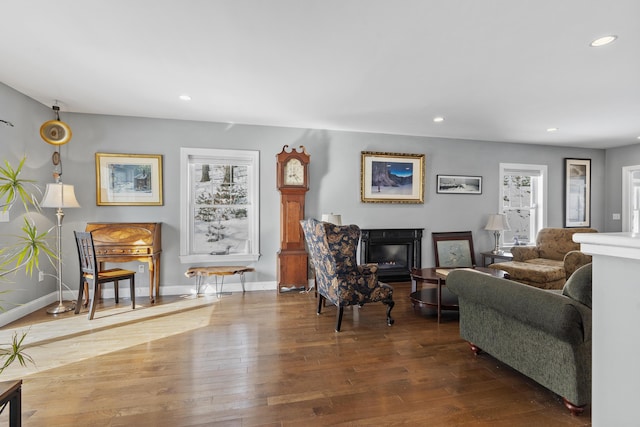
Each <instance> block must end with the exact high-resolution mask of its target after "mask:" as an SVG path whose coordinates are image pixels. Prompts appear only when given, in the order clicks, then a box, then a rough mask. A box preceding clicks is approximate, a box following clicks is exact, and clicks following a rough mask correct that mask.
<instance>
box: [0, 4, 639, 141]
mask: <svg viewBox="0 0 640 427" xmlns="http://www.w3.org/2000/svg"><path fill="white" fill-rule="evenodd" d="M1 6H2V8H1V9H0V11H1V12H0V13H1V15H0V19H1V21H0V81H1V82H3V83H5V84H7V85H8V86H11V87H13V88H14V89H16V90H18V91H20V92H22V93H24V94H26V95H28V96H30V97H32V98H34V99H36V100H38V101H40V102H42V103H43V104H45V105H47V106H51V105H53V104H54V103H55V102H56V101H58V104H59V105H60V106H61V111H62V113H61V118H62V119H63V120H64V112H65V111H71V112H80V113H95V114H109V115H125V116H142V117H158V118H172V119H183V120H202V121H213V122H229V123H247V124H263V125H275V126H292V127H302V128H315V129H336V130H354V131H366V132H379V133H389V134H403V135H421V136H433V137H446V138H462V139H472V140H489V141H507V142H516V143H517V142H522V143H539V144H552V145H558V146H579V147H590V148H606V147H614V146H622V145H629V144H635V143H638V142H640V141H639V140H638V139H637V137H638V136H640V25H639V24H638V19H639V18H640V1H638V0H607V1H604V0H598V1H594V0H517V1H514V0H217V1H216V0H209V1H207V0H189V1H184V0H182V1H180V0H135V1H134V0H85V1H77V0H56V1H51V0H29V1H25V0H3V1H2V5H1ZM607 34H615V35H617V36H618V40H617V41H616V42H614V43H613V44H611V45H609V46H606V47H601V48H592V47H589V43H590V42H591V41H592V40H593V39H595V38H597V37H599V36H603V35H607ZM181 94H188V95H190V96H191V97H192V100H191V101H189V102H185V101H180V100H179V99H178V96H179V95H181ZM0 114H2V116H3V117H1V118H3V119H5V120H10V119H11V118H10V117H9V116H8V115H10V112H6V111H2V112H0ZM437 115H442V116H444V117H445V121H444V122H442V123H439V124H438V123H434V122H433V117H435V116H437ZM4 116H8V117H4ZM551 127H556V128H558V129H559V130H558V131H557V132H554V133H550V132H547V129H548V128H551Z"/></svg>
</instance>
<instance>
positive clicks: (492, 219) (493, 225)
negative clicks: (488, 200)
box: [484, 214, 510, 231]
mask: <svg viewBox="0 0 640 427" xmlns="http://www.w3.org/2000/svg"><path fill="white" fill-rule="evenodd" d="M484 229H485V230H490V231H503V230H509V229H510V227H509V221H507V216H506V215H505V214H491V215H489V220H488V221H487V225H486V226H485V227H484Z"/></svg>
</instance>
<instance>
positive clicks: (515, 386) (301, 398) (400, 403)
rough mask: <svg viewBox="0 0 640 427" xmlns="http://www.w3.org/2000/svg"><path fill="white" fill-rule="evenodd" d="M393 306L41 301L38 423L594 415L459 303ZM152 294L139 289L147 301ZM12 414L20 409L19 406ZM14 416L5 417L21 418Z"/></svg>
mask: <svg viewBox="0 0 640 427" xmlns="http://www.w3.org/2000/svg"><path fill="white" fill-rule="evenodd" d="M394 287H395V293H394V294H395V295H394V297H395V300H396V306H395V308H394V310H393V312H392V314H393V317H394V318H395V320H396V322H395V325H393V326H392V327H388V326H387V325H386V322H385V309H386V306H384V305H383V304H370V305H366V306H365V307H364V308H363V309H360V310H356V311H353V310H345V315H344V320H343V323H342V332H340V333H335V332H334V330H333V327H334V323H335V313H336V312H335V307H326V308H325V309H324V312H323V314H322V315H321V316H316V314H315V305H316V300H315V297H314V294H313V292H310V293H297V292H293V293H285V294H280V295H278V294H277V293H276V292H275V291H258V292H247V293H246V294H244V295H243V294H242V293H239V292H238V293H233V294H232V295H223V296H222V298H220V299H218V298H216V297H214V296H207V297H200V298H198V299H194V298H179V297H161V298H160V299H159V300H158V302H157V303H156V305H155V306H150V305H149V304H146V305H145V304H142V305H141V307H140V308H136V310H135V312H132V310H131V308H130V301H128V300H126V299H121V301H120V304H119V307H118V308H116V307H114V304H113V301H112V300H111V301H110V300H106V301H104V304H101V305H99V306H98V308H97V310H96V318H95V319H94V320H93V321H89V320H87V318H86V310H85V311H84V312H83V314H82V315H77V316H74V315H73V313H65V314H63V315H60V316H59V318H54V317H53V316H51V315H47V314H45V312H44V310H42V311H40V312H38V313H34V314H32V315H30V316H28V317H27V318H25V319H22V320H21V321H19V322H16V323H14V324H12V325H8V326H7V327H4V328H2V330H0V333H4V334H7V333H10V332H11V330H12V328H17V330H24V328H26V327H27V325H32V326H31V329H30V330H29V335H28V337H31V339H32V344H30V348H29V351H28V353H29V354H31V355H32V356H33V357H34V359H35V360H36V363H37V364H38V366H37V367H35V368H34V367H29V368H27V369H25V368H19V367H15V368H14V366H12V367H11V368H9V369H8V370H7V371H6V372H5V373H3V374H2V377H0V380H7V379H10V378H13V377H14V376H15V377H17V378H22V379H23V381H24V384H23V391H22V420H23V425H24V426H56V427H62V426H74V427H77V426H296V425H307V426H315V425H376V426H382V425H400V424H404V425H416V426H424V425H429V426H441V425H442V426H444V425H446V426H452V425H487V426H489V425H490V426H565V425H566V426H585V425H591V412H590V411H591V408H590V407H587V410H586V411H585V413H584V414H583V415H581V416H579V417H575V416H571V415H570V414H569V412H568V411H567V410H566V409H565V408H564V406H563V405H562V403H561V401H560V398H559V397H558V396H556V395H555V394H553V393H551V392H550V391H548V390H547V389H545V388H543V387H541V386H539V385H538V384H536V383H534V382H533V381H531V380H529V379H527V378H526V377H524V376H522V375H520V374H519V373H517V372H515V371H513V370H512V369H510V368H509V367H507V366H505V365H503V364H502V363H500V362H498V361H497V360H495V359H493V358H492V357H491V356H489V355H486V354H483V355H481V356H478V357H475V356H473V354H472V353H471V351H470V350H469V348H468V345H467V343H465V342H464V341H462V340H461V339H460V337H459V335H458V321H457V313H455V312H449V313H445V314H444V316H443V322H442V323H440V324H437V323H436V321H435V317H434V316H433V315H430V314H426V313H420V312H415V311H414V310H413V308H412V307H411V304H410V302H409V298H408V295H409V284H408V283H402V284H394ZM137 302H138V301H137ZM4 412H7V411H6V410H5V411H4ZM7 418H8V417H7V414H6V413H3V414H2V415H1V416H0V425H7V424H6V422H7Z"/></svg>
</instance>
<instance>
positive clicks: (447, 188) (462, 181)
mask: <svg viewBox="0 0 640 427" xmlns="http://www.w3.org/2000/svg"><path fill="white" fill-rule="evenodd" d="M436 185H437V187H436V192H437V193H440V194H482V177H481V176H464V175H438V177H437V183H436Z"/></svg>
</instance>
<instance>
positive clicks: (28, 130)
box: [0, 85, 609, 301]
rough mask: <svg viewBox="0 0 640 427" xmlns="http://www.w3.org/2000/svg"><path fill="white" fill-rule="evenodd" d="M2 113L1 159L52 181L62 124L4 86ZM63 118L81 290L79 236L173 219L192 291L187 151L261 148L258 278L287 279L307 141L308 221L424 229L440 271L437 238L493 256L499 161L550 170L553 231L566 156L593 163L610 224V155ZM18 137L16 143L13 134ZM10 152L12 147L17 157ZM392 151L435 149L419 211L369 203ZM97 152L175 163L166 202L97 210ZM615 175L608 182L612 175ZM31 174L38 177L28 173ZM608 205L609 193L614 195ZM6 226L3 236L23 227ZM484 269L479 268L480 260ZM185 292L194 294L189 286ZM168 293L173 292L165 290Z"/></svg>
mask: <svg viewBox="0 0 640 427" xmlns="http://www.w3.org/2000/svg"><path fill="white" fill-rule="evenodd" d="M0 117H1V118H3V119H5V120H10V121H12V122H14V124H16V128H5V129H0V132H1V133H0V137H2V138H3V140H2V146H1V147H0V154H1V155H2V157H6V158H8V159H9V160H11V161H14V159H17V158H18V157H19V156H20V155H21V154H22V153H25V152H26V153H28V155H29V160H28V162H29V165H30V168H31V169H37V173H36V174H35V176H33V177H34V178H35V179H38V180H41V181H42V182H48V181H51V175H50V171H51V162H50V155H51V153H52V152H53V149H52V147H51V146H49V145H47V144H46V143H44V142H43V141H42V140H41V139H40V137H39V135H38V129H39V127H40V125H41V124H42V123H43V122H44V121H45V120H49V119H51V118H52V112H51V110H50V107H47V106H42V105H40V104H38V103H37V102H35V101H33V100H30V99H28V98H26V97H24V96H22V95H21V94H19V93H17V92H15V91H13V90H11V89H9V88H7V87H6V86H2V85H0ZM61 119H62V120H63V121H65V122H67V123H68V124H69V125H70V127H71V128H72V130H73V139H72V140H71V142H69V143H68V144H67V145H65V146H63V147H62V149H61V153H62V158H63V162H64V163H63V164H64V175H63V180H64V182H65V183H67V184H74V185H75V186H76V195H77V197H78V200H79V202H80V204H81V206H82V208H80V209H68V210H66V211H65V214H66V215H65V220H64V235H63V237H64V245H65V246H64V247H65V251H64V264H65V270H64V271H65V274H64V276H65V277H64V279H65V282H67V283H69V284H70V286H71V287H72V288H77V283H76V282H77V277H76V275H77V259H76V253H75V248H74V246H73V235H72V231H73V230H74V229H76V230H79V229H84V225H85V224H86V223H87V222H90V221H123V222H134V221H161V222H163V231H162V233H163V261H162V262H163V267H162V275H161V284H162V285H164V286H174V285H184V286H185V287H186V286H188V285H189V286H192V285H193V284H192V283H190V282H189V280H188V279H187V278H185V277H184V271H185V269H186V266H185V265H181V264H180V262H179V259H178V255H179V217H180V211H179V193H178V192H179V150H180V147H195V148H198V147H202V148H225V149H253V150H259V151H260V168H261V169H260V201H261V206H260V212H261V218H260V228H261V236H260V243H261V253H262V256H261V258H260V260H259V261H258V262H257V263H256V265H255V267H256V274H255V275H251V276H250V277H248V281H256V282H272V281H275V280H276V253H277V251H278V243H279V213H278V212H279V193H278V191H277V189H276V183H275V181H276V177H275V175H276V172H275V156H276V154H277V153H279V152H280V151H281V150H282V147H283V146H284V145H289V146H291V147H298V146H299V145H304V146H305V147H306V149H307V152H308V153H309V154H310V155H311V166H310V174H311V178H310V187H311V188H310V191H309V192H308V194H307V209H306V215H307V217H316V218H319V217H320V215H321V214H322V213H325V212H334V213H340V214H342V218H343V221H344V222H345V223H356V224H358V225H360V226H361V227H362V228H384V227H410V228H424V229H425V234H424V236H425V237H424V240H423V249H424V250H423V259H422V263H423V265H424V266H428V265H432V264H433V260H434V256H433V252H432V248H431V235H430V233H431V232H432V231H454V230H471V231H472V232H473V236H474V245H475V249H476V252H480V251H483V250H488V249H491V248H492V246H493V237H492V235H490V233H489V232H486V231H484V230H483V227H484V225H485V223H486V219H487V215H488V214H489V213H492V212H495V211H496V210H497V207H498V174H499V163H500V162H508V163H534V164H545V165H548V168H549V176H550V185H549V199H548V200H549V205H550V206H549V216H548V226H555V227H561V226H562V225H563V210H562V206H563V182H564V176H563V174H564V160H563V159H564V158H565V157H575V158H591V159H592V226H593V227H595V228H597V229H599V230H602V231H608V230H607V229H606V228H605V218H604V216H605V203H607V200H605V151H604V150H591V149H578V148H556V147H550V146H543V145H523V144H507V143H495V142H483V141H463V140H445V139H438V138H423V137H411V136H397V135H384V134H368V133H356V132H339V131H326V130H310V129H296V128H280V127H266V126H249V125H230V124H224V123H208V122H190V121H178V120H158V119H146V118H129V117H116V116H101V115H87V114H71V113H65V112H64V111H63V112H62V113H61ZM11 132H14V133H16V132H17V133H19V136H16V137H14V138H13V139H12V140H11V141H12V145H11V147H8V146H7V143H6V141H7V138H8V136H7V135H9V134H10V133H11ZM8 148H10V149H9V150H8ZM361 151H383V152H397V153H424V154H425V155H426V183H425V203H424V204H419V205H401V204H370V203H361V202H360V153H361ZM96 152H111V153H147V154H162V155H164V206H159V207H154V206H149V207H146V206H145V207H136V206H132V207H129V206H123V207H114V206H96V203H95V160H94V155H95V153H96ZM438 174H452V175H479V176H482V177H483V193H482V194H481V195H445V194H436V192H435V177H436V175H438ZM607 176H608V175H607ZM29 177H32V176H29ZM606 193H607V197H609V195H608V193H609V192H606ZM45 215H46V216H44V217H43V220H45V221H47V223H48V224H50V225H52V224H53V221H54V219H55V217H54V215H53V212H45ZM18 225H19V224H17V223H16V222H15V221H12V223H11V224H10V225H7V224H2V223H0V233H1V234H5V230H7V229H9V230H11V228H13V229H15V228H17V227H18ZM478 262H480V260H479V259H478ZM138 276H143V277H140V278H138V277H137V278H136V282H137V285H138V286H146V285H148V282H147V281H146V280H147V278H146V276H144V275H138ZM34 286H35V287H36V288H37V291H34V290H31V291H29V292H26V293H24V294H23V296H21V297H20V298H19V301H26V300H28V299H29V298H33V296H34V294H43V293H47V292H51V291H52V286H53V289H55V284H53V285H51V284H48V285H47V286H41V284H35V285H32V284H29V285H28V287H29V288H32V287H34ZM185 289H186V288H185ZM161 292H162V289H161Z"/></svg>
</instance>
